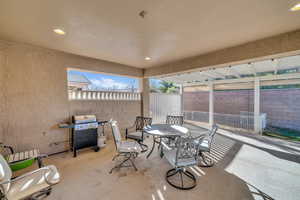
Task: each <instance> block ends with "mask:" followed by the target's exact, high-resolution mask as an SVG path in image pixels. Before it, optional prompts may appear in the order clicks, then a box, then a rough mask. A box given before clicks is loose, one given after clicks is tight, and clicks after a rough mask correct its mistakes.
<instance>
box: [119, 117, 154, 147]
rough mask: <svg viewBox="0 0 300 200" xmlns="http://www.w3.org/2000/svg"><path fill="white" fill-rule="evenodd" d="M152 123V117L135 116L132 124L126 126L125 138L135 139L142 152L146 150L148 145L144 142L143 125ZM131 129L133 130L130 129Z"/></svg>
mask: <svg viewBox="0 0 300 200" xmlns="http://www.w3.org/2000/svg"><path fill="white" fill-rule="evenodd" d="M151 124H152V118H150V117H142V116H137V117H136V119H135V122H134V124H133V126H131V127H129V128H126V132H125V138H126V140H127V139H132V140H135V141H137V143H139V145H140V146H141V148H142V152H146V151H147V150H148V146H147V145H146V144H144V143H143V142H144V127H145V126H149V125H151ZM132 130H133V131H132Z"/></svg>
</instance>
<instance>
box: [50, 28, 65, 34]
mask: <svg viewBox="0 0 300 200" xmlns="http://www.w3.org/2000/svg"><path fill="white" fill-rule="evenodd" d="M53 31H54V33H57V34H58V35H65V34H66V32H64V31H63V30H61V29H59V28H56V29H54V30H53Z"/></svg>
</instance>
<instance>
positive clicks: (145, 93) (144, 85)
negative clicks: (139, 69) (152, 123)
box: [139, 78, 150, 117]
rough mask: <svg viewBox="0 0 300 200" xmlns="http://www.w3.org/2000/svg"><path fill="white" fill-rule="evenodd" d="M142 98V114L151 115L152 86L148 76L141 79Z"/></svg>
mask: <svg viewBox="0 0 300 200" xmlns="http://www.w3.org/2000/svg"><path fill="white" fill-rule="evenodd" d="M139 86H140V92H141V95H142V98H141V115H142V116H144V117H150V86H149V79H148V78H141V79H139Z"/></svg>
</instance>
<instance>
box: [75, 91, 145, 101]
mask: <svg viewBox="0 0 300 200" xmlns="http://www.w3.org/2000/svg"><path fill="white" fill-rule="evenodd" d="M69 100H111V101H122V100H123V101H140V100H141V94H140V93H137V92H118V91H69Z"/></svg>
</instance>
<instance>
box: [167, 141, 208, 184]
mask: <svg viewBox="0 0 300 200" xmlns="http://www.w3.org/2000/svg"><path fill="white" fill-rule="evenodd" d="M202 137H204V136H196V137H193V136H187V137H179V138H178V139H177V140H176V148H173V147H168V145H167V144H166V143H164V142H162V146H163V147H162V148H164V157H165V158H166V159H167V161H168V162H169V163H170V164H171V165H172V166H173V168H172V169H170V170H168V171H167V173H166V181H167V182H168V183H169V184H170V185H171V186H173V187H175V188H177V189H181V190H189V189H192V188H194V187H195V186H196V185H197V182H196V177H195V176H194V175H193V174H192V173H191V172H190V171H189V170H188V169H187V168H188V167H192V166H196V165H197V164H198V159H199V156H198V152H199V145H197V143H199V142H200V140H202Z"/></svg>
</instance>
